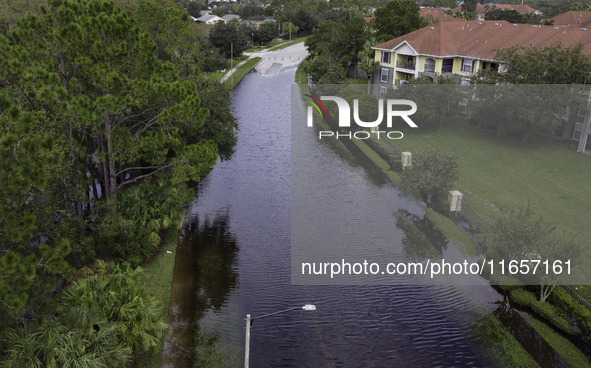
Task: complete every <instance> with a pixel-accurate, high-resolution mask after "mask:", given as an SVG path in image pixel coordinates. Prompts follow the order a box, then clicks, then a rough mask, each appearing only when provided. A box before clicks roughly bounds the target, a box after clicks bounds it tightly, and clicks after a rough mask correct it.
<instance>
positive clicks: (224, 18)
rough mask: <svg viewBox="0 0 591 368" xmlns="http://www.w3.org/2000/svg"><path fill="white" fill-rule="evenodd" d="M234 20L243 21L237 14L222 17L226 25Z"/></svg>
mask: <svg viewBox="0 0 591 368" xmlns="http://www.w3.org/2000/svg"><path fill="white" fill-rule="evenodd" d="M234 19H236V20H237V21H239V22H240V21H241V20H242V18H240V16H239V15H237V14H226V15H224V16H223V17H222V21H224V23H228V22H230V21H232V20H234Z"/></svg>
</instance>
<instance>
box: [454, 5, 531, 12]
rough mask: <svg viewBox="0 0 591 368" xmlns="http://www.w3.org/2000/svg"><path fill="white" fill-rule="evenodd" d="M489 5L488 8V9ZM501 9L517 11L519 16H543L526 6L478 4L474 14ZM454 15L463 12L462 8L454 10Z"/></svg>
mask: <svg viewBox="0 0 591 368" xmlns="http://www.w3.org/2000/svg"><path fill="white" fill-rule="evenodd" d="M487 5H488V8H487ZM495 8H496V9H501V10H515V11H516V12H518V13H519V14H529V13H534V14H542V12H541V11H539V10H536V9H534V8H532V7H531V6H529V5H524V4H478V6H477V7H476V10H475V11H474V14H486V13H488V12H489V11H491V10H493V9H495ZM453 11H454V13H457V12H459V11H462V7H461V6H458V7H457V8H454V9H453Z"/></svg>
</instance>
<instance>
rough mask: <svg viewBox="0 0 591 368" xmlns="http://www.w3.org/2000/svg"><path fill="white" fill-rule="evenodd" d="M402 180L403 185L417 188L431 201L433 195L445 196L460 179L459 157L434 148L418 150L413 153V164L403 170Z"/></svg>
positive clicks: (425, 198) (426, 199)
mask: <svg viewBox="0 0 591 368" xmlns="http://www.w3.org/2000/svg"><path fill="white" fill-rule="evenodd" d="M401 180H402V181H401V183H402V185H403V186H405V187H407V188H416V189H417V190H418V191H419V192H420V193H421V194H422V196H423V199H424V200H425V201H427V203H431V200H432V198H433V196H444V195H445V194H446V192H447V191H448V190H450V189H451V187H452V185H453V184H454V183H455V182H456V181H457V180H458V163H457V157H456V155H454V154H453V153H444V152H440V151H436V150H434V149H427V150H424V151H420V152H417V153H416V154H413V162H412V166H411V167H407V168H406V169H405V170H404V171H403V172H402V176H401Z"/></svg>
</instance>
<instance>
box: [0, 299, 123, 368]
mask: <svg viewBox="0 0 591 368" xmlns="http://www.w3.org/2000/svg"><path fill="white" fill-rule="evenodd" d="M5 342H6V345H7V346H8V349H7V359H6V360H5V361H3V362H2V363H1V365H0V366H1V367H23V368H58V367H59V368H104V367H112V368H124V367H125V366H126V365H127V363H128V362H129V360H130V358H131V357H130V355H129V351H128V349H127V348H126V347H125V346H124V345H123V344H122V343H121V342H120V340H119V336H118V326H117V325H116V324H114V323H111V322H108V321H107V319H106V318H105V317H104V316H103V315H102V314H101V313H100V312H99V311H97V310H96V309H89V308H86V307H82V306H77V307H73V308H71V309H69V310H68V311H67V312H66V313H64V314H63V315H61V316H59V317H58V318H56V319H54V320H52V321H49V322H48V323H47V324H46V325H45V326H43V329H42V330H39V331H36V332H35V331H30V330H29V329H26V328H19V329H15V330H11V331H9V332H8V333H7V334H6V337H5Z"/></svg>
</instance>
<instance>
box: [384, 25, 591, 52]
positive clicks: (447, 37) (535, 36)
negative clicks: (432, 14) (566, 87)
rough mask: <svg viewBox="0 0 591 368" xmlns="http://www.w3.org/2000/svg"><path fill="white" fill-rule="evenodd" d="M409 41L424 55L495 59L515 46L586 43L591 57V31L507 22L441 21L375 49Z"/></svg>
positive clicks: (565, 45) (395, 45) (393, 46)
mask: <svg viewBox="0 0 591 368" xmlns="http://www.w3.org/2000/svg"><path fill="white" fill-rule="evenodd" d="M556 28H558V29H556ZM405 41H406V42H407V43H408V44H409V45H410V46H411V47H412V48H413V49H414V50H415V51H416V52H417V53H419V54H421V55H432V56H438V57H452V56H466V57H474V58H479V59H487V60H494V59H495V55H496V52H497V50H500V49H505V48H509V47H512V46H524V47H532V46H535V47H537V48H544V47H548V46H555V45H557V44H558V43H561V44H562V46H564V47H569V46H574V45H576V44H578V43H582V44H583V45H584V46H583V53H584V54H585V55H588V56H591V29H589V31H585V30H581V29H580V28H578V27H569V28H559V27H554V26H533V25H531V24H515V25H514V24H511V23H509V22H505V21H480V22H479V21H463V22H441V23H437V24H435V25H432V26H427V27H424V28H421V29H419V30H416V31H414V32H411V33H409V34H406V35H403V36H400V37H397V38H394V39H392V40H389V41H386V42H384V43H381V44H379V45H376V46H374V48H375V49H382V50H392V49H394V48H395V47H397V46H398V45H400V44H402V43H403V42H405Z"/></svg>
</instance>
